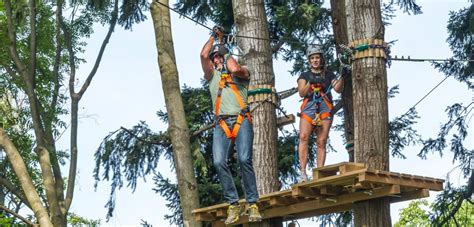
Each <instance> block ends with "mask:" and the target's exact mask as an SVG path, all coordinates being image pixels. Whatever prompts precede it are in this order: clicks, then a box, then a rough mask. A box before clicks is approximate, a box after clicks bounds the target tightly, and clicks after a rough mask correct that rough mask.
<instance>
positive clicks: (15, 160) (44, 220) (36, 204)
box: [0, 128, 53, 227]
mask: <svg viewBox="0 0 474 227" xmlns="http://www.w3.org/2000/svg"><path fill="white" fill-rule="evenodd" d="M0 146H2V147H3V149H4V150H5V153H6V154H7V157H8V159H9V161H10V163H11V165H12V168H13V171H15V174H16V175H17V177H18V180H19V181H20V185H21V187H22V189H23V191H24V192H25V196H26V198H27V199H28V201H29V203H30V205H31V209H32V210H33V213H34V214H35V217H36V219H38V222H39V224H40V225H41V226H44V227H48V226H53V224H52V223H51V221H50V220H49V215H48V211H47V210H46V208H45V207H44V206H43V204H42V202H41V199H40V197H39V195H38V193H37V192H36V188H35V186H34V185H33V181H32V180H31V177H30V175H29V173H28V169H27V168H26V165H25V163H24V162H23V159H22V158H21V156H20V153H19V152H18V150H17V149H16V147H15V145H14V144H13V143H12V141H11V140H10V138H8V136H7V134H6V133H5V131H4V130H3V128H0Z"/></svg>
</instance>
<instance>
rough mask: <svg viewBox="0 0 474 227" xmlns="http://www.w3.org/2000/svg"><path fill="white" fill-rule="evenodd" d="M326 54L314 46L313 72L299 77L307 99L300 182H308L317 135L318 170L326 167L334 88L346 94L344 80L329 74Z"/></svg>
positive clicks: (300, 147) (300, 148) (311, 52)
mask: <svg viewBox="0 0 474 227" xmlns="http://www.w3.org/2000/svg"><path fill="white" fill-rule="evenodd" d="M323 53H324V52H323V50H322V48H321V47H320V46H310V47H309V48H308V49H307V51H306V56H307V58H308V61H309V65H310V71H308V72H304V73H302V74H301V75H300V76H299V77H298V80H297V82H298V93H299V95H300V97H302V98H304V99H303V103H302V105H301V113H299V116H300V117H301V119H300V135H299V145H298V156H299V161H300V170H301V176H300V180H299V181H300V182H302V181H307V180H308V177H307V175H306V164H307V163H308V141H309V138H310V136H311V134H312V133H313V132H314V133H315V134H316V146H317V155H316V161H317V166H318V167H322V166H324V162H325V161H326V143H327V139H328V136H329V129H330V128H331V124H332V119H333V115H332V114H331V110H332V109H333V104H332V95H331V87H333V88H334V90H335V91H336V92H337V93H341V92H342V88H343V80H342V79H336V76H335V75H334V73H332V72H330V71H327V70H326V67H325V63H326V62H325V60H324V56H323Z"/></svg>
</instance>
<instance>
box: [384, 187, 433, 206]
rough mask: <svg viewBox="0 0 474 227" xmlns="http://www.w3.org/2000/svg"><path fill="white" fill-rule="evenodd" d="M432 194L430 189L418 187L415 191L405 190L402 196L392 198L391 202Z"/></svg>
mask: <svg viewBox="0 0 474 227" xmlns="http://www.w3.org/2000/svg"><path fill="white" fill-rule="evenodd" d="M429 196H430V190H428V189H418V190H413V191H407V192H403V193H402V195H401V197H398V198H397V197H393V198H390V202H391V203H398V202H403V201H407V200H412V199H420V198H426V197H429Z"/></svg>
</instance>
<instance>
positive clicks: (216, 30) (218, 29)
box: [212, 25, 224, 38]
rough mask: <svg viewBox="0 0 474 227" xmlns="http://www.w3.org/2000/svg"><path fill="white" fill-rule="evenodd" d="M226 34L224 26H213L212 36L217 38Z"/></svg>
mask: <svg viewBox="0 0 474 227" xmlns="http://www.w3.org/2000/svg"><path fill="white" fill-rule="evenodd" d="M223 35H224V27H222V26H220V25H216V26H214V27H213V28H212V36H214V37H215V38H218V37H222V36H223Z"/></svg>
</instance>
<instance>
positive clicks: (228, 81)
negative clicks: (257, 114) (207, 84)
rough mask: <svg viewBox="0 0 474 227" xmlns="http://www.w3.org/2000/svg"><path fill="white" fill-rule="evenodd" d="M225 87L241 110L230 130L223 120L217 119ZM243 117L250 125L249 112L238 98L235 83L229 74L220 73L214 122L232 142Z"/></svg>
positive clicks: (240, 97) (238, 94)
mask: <svg viewBox="0 0 474 227" xmlns="http://www.w3.org/2000/svg"><path fill="white" fill-rule="evenodd" d="M226 86H229V87H230V89H231V90H232V92H233V93H234V95H235V98H236V99H237V101H238V102H239V105H240V109H241V110H240V113H239V115H238V116H237V120H236V122H235V124H234V127H233V128H232V129H230V128H229V126H228V125H227V124H226V123H225V120H224V119H223V118H221V117H219V109H220V106H221V96H222V90H224V87H226ZM245 116H247V118H248V120H249V122H250V123H252V117H251V116H250V113H249V110H248V108H247V106H246V105H245V103H244V100H243V99H242V96H240V93H239V90H238V89H237V87H236V86H235V83H234V82H233V80H232V75H231V74H229V73H222V74H221V80H220V82H219V90H218V91H217V98H216V121H217V123H218V124H219V125H220V126H221V128H222V130H224V133H225V135H226V136H227V138H229V139H232V140H235V138H237V134H238V133H239V129H240V125H241V124H242V122H243V121H244V119H245Z"/></svg>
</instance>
